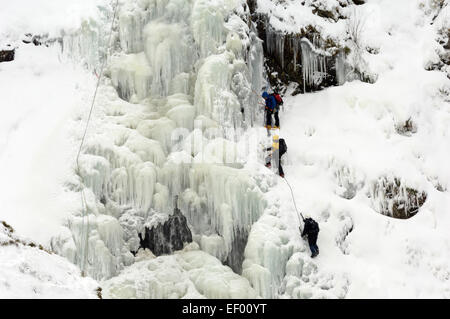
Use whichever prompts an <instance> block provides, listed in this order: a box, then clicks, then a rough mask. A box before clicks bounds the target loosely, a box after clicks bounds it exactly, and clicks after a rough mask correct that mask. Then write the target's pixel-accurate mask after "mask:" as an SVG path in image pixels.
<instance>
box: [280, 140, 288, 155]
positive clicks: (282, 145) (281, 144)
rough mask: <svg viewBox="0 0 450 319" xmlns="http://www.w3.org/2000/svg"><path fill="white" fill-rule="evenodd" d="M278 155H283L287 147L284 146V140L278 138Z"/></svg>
mask: <svg viewBox="0 0 450 319" xmlns="http://www.w3.org/2000/svg"><path fill="white" fill-rule="evenodd" d="M279 143H280V155H283V154H284V153H286V152H287V145H286V141H285V140H284V138H280V141H279Z"/></svg>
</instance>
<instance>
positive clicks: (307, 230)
mask: <svg viewBox="0 0 450 319" xmlns="http://www.w3.org/2000/svg"><path fill="white" fill-rule="evenodd" d="M304 222H305V227H304V228H303V232H302V237H305V236H306V235H307V236H308V243H309V249H311V258H314V257H316V256H317V255H318V254H319V247H318V246H317V236H318V235H319V224H317V222H316V221H315V220H314V219H312V218H310V217H308V218H306V219H305V220H304Z"/></svg>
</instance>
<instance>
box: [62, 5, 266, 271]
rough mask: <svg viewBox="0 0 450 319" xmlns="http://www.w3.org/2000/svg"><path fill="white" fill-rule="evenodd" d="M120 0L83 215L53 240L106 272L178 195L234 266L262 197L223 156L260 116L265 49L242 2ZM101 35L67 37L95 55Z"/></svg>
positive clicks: (207, 241)
mask: <svg viewBox="0 0 450 319" xmlns="http://www.w3.org/2000/svg"><path fill="white" fill-rule="evenodd" d="M119 3H120V7H119V11H118V22H117V23H116V25H115V26H114V31H113V32H114V36H113V39H114V43H113V46H112V48H113V53H112V56H111V58H110V59H109V60H108V70H107V72H106V76H107V77H109V79H106V80H105V81H104V85H103V86H102V87H101V89H100V92H99V98H98V106H97V109H98V110H99V111H98V113H97V114H96V116H97V117H101V116H103V118H101V119H99V122H98V124H99V125H97V126H95V129H93V130H92V131H91V132H90V136H89V138H88V140H87V142H86V147H85V149H84V154H83V156H82V158H81V161H80V163H81V171H80V172H79V173H80V175H81V176H82V177H83V179H82V181H83V183H84V185H80V183H74V184H73V185H72V189H74V190H76V191H79V190H80V188H81V187H86V188H87V190H88V191H87V193H88V196H87V197H88V198H87V202H88V209H87V212H88V216H87V217H84V218H83V217H81V213H80V214H79V216H74V217H73V219H72V220H71V221H69V222H68V224H67V228H68V230H67V229H66V231H65V232H64V233H62V234H61V235H60V236H58V237H55V239H54V241H53V246H54V249H55V250H57V251H59V252H60V253H62V254H64V255H67V256H70V257H71V260H72V261H73V262H75V263H78V264H80V265H81V264H82V263H83V262H84V260H87V261H86V263H87V265H86V269H87V271H88V273H89V274H90V275H92V276H94V277H95V278H97V279H102V278H109V277H112V276H114V275H116V274H117V273H118V272H119V271H120V270H121V269H122V268H123V267H124V266H127V265H129V264H130V263H132V262H133V256H132V255H130V254H131V253H130V252H131V251H136V250H137V248H138V247H139V238H138V234H139V233H141V234H142V235H144V227H146V225H150V224H152V223H155V222H156V223H158V222H160V221H164V216H168V215H169V214H171V213H172V212H173V207H172V206H173V205H172V199H173V197H174V196H176V195H179V203H178V205H179V207H180V209H181V211H182V212H183V214H184V215H185V216H186V217H187V220H188V223H189V225H190V227H191V231H192V232H193V238H194V240H196V241H197V242H198V244H199V245H200V248H201V249H202V250H204V251H206V252H208V253H209V254H211V255H213V256H215V257H217V258H218V259H220V260H221V261H222V262H224V263H227V264H228V265H230V266H231V267H232V268H233V269H234V270H235V271H237V272H239V271H240V268H241V265H240V263H241V262H242V259H243V250H244V248H245V242H246V237H247V235H248V230H249V229H250V227H251V225H252V224H253V223H254V222H255V221H256V220H257V219H258V218H259V216H260V214H261V212H262V211H263V210H264V208H265V201H264V199H263V198H262V194H261V191H260V190H259V187H258V186H257V185H256V183H255V181H254V180H253V178H252V176H251V175H250V174H249V173H248V172H246V171H245V170H244V169H238V168H233V167H232V166H236V165H234V164H236V163H233V159H232V160H231V162H230V161H222V160H221V158H222V157H221V156H222V155H221V153H222V151H223V148H224V147H225V146H227V147H229V149H231V150H232V149H235V143H236V142H238V140H239V138H240V136H239V135H238V134H236V133H233V130H236V129H243V128H246V127H248V126H249V125H252V123H253V122H254V121H255V119H256V118H257V116H258V113H257V104H256V98H255V97H254V94H253V93H252V90H253V91H259V90H260V89H261V83H262V63H263V50H262V45H261V41H260V40H259V39H258V38H257V36H256V34H255V27H254V26H253V25H252V24H251V23H248V21H244V20H245V19H246V17H248V15H249V12H248V8H247V7H246V5H245V2H244V1H237V0H214V1H206V0H195V1H186V0H139V1H132V0H121V1H120V2H119ZM100 38H101V36H100V33H98V34H96V35H95V36H92V34H91V30H90V29H89V28H86V29H82V30H80V31H79V32H78V33H77V34H73V35H67V36H66V37H65V43H67V45H66V48H71V47H75V46H76V47H77V48H82V49H83V50H84V48H86V50H88V49H89V50H90V51H89V52H90V53H89V55H92V56H94V55H95V54H93V53H92V52H95V51H99V52H105V48H104V47H103V46H102V45H99V44H98V42H101V39H100ZM78 43H85V44H86V45H82V46H80V45H78ZM100 47H101V48H100ZM72 50H75V49H72ZM83 50H80V51H79V52H78V53H77V55H78V54H79V56H82V55H83V52H84V51H83ZM82 51H83V52H82ZM71 53H73V52H71ZM97 53H98V52H97ZM75 58H76V56H75ZM102 58H104V55H100V58H97V60H95V59H93V60H92V62H91V63H88V65H91V64H92V65H93V66H94V68H95V65H96V63H97V65H98V63H99V61H100V60H101V59H102ZM110 85H112V86H113V87H114V89H115V92H113V91H112V90H111V86H110ZM119 98H120V99H119ZM131 103H132V104H131ZM208 129H214V133H211V130H208ZM227 149H228V148H227ZM225 157H226V156H225ZM225 157H223V158H225ZM180 160H181V162H180ZM88 219H89V221H88ZM70 233H71V234H72V235H71V236H70V235H69V234H70ZM86 239H88V241H87V244H86Z"/></svg>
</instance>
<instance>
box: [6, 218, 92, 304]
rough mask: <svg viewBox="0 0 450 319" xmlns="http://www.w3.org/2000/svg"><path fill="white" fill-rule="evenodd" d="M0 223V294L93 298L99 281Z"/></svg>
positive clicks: (21, 297) (32, 297) (22, 297)
mask: <svg viewBox="0 0 450 319" xmlns="http://www.w3.org/2000/svg"><path fill="white" fill-rule="evenodd" d="M5 225H6V224H1V223H0V263H1V265H2V267H1V269H0V287H1V289H0V298H2V299H6V298H8V299H9V298H20V299H41V298H42V299H65V298H68V299H73V298H83V299H94V298H98V296H97V288H98V287H99V285H98V284H97V283H96V282H95V281H94V280H92V279H91V278H83V277H81V273H80V270H79V269H78V267H76V266H74V265H73V264H71V263H70V262H69V261H68V260H66V259H64V258H62V257H60V256H57V255H55V254H50V253H48V252H46V251H44V250H43V249H40V248H38V247H37V246H35V244H32V243H29V242H26V241H24V240H22V239H21V238H19V237H17V236H16V234H14V232H13V231H12V230H11V229H10V228H7V227H5Z"/></svg>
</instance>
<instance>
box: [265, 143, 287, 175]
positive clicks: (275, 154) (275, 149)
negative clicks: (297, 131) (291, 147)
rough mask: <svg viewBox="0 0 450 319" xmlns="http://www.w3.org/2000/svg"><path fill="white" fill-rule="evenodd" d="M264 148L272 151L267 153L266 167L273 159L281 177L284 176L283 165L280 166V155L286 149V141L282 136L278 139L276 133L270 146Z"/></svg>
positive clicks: (269, 165)
mask: <svg viewBox="0 0 450 319" xmlns="http://www.w3.org/2000/svg"><path fill="white" fill-rule="evenodd" d="M266 150H267V151H272V153H269V155H268V156H267V157H266V167H269V168H270V167H271V166H272V165H271V161H272V159H273V160H274V162H275V165H276V167H277V168H278V174H279V175H280V176H281V177H284V171H283V167H282V166H281V156H283V155H284V153H286V151H287V146H286V142H285V141H284V139H282V138H281V139H279V137H278V135H274V136H273V143H272V147H268V148H267V149H266Z"/></svg>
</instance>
